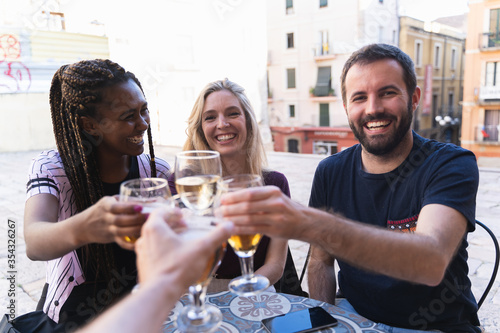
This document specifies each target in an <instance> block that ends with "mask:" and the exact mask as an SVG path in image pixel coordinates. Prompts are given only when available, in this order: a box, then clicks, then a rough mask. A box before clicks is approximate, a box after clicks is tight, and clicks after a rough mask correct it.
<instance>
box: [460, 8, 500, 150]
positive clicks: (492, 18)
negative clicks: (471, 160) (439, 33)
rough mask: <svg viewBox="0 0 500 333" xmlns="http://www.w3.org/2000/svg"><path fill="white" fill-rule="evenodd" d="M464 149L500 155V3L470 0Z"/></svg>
mask: <svg viewBox="0 0 500 333" xmlns="http://www.w3.org/2000/svg"><path fill="white" fill-rule="evenodd" d="M462 118H463V121H462V146H463V147H464V148H467V149H469V150H471V151H473V152H474V153H475V154H476V156H477V157H481V156H484V157H498V156H500V136H499V130H500V1H498V0H474V1H469V20H468V25H467V42H466V61H465V80H464V103H463V115H462Z"/></svg>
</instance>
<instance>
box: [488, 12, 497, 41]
mask: <svg viewBox="0 0 500 333" xmlns="http://www.w3.org/2000/svg"><path fill="white" fill-rule="evenodd" d="M499 42H500V8H495V9H491V10H490V31H489V38H488V46H489V47H493V46H497V44H498V43H499Z"/></svg>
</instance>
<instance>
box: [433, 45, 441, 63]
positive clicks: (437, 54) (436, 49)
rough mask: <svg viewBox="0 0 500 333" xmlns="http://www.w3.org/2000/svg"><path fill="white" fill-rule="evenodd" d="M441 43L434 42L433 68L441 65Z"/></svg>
mask: <svg viewBox="0 0 500 333" xmlns="http://www.w3.org/2000/svg"><path fill="white" fill-rule="evenodd" d="M440 57H441V45H439V44H434V68H439V66H440V65H441V60H440Z"/></svg>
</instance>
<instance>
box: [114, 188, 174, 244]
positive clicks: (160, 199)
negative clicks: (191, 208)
mask: <svg viewBox="0 0 500 333" xmlns="http://www.w3.org/2000/svg"><path fill="white" fill-rule="evenodd" d="M171 197H172V195H171V193H170V189H169V188H168V181H167V180H166V179H163V178H137V179H131V180H127V181H125V182H123V183H122V184H121V185H120V201H122V202H133V203H136V204H138V205H141V206H142V213H143V214H149V213H150V212H151V211H152V210H153V209H155V208H158V207H160V206H163V205H168V206H170V207H173V201H172V200H171ZM139 236H140V235H128V236H125V237H124V239H125V241H126V242H129V243H134V242H135V241H136V240H137V238H138V237H139Z"/></svg>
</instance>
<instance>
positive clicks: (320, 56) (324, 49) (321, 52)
mask: <svg viewBox="0 0 500 333" xmlns="http://www.w3.org/2000/svg"><path fill="white" fill-rule="evenodd" d="M313 57H314V61H316V62H319V61H325V60H333V59H335V57H336V56H335V54H334V53H333V50H332V49H331V44H330V43H328V42H326V43H318V44H316V45H315V46H314V47H313Z"/></svg>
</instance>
